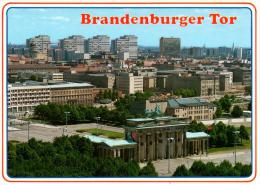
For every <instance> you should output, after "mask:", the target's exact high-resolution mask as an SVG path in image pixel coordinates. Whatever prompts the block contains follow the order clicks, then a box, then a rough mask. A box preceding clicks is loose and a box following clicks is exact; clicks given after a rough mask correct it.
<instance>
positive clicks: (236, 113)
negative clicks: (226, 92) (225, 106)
mask: <svg viewBox="0 0 260 185" xmlns="http://www.w3.org/2000/svg"><path fill="white" fill-rule="evenodd" d="M231 115H232V116H233V117H234V118H239V117H241V116H242V115H243V110H242V109H241V108H240V107H239V106H238V105H236V106H234V108H233V110H232V112H231Z"/></svg>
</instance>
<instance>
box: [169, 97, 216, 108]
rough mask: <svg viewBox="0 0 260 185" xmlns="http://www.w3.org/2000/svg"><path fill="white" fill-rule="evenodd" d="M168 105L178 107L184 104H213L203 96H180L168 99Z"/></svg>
mask: <svg viewBox="0 0 260 185" xmlns="http://www.w3.org/2000/svg"><path fill="white" fill-rule="evenodd" d="M168 105H169V106H170V107H171V108H178V107H183V106H201V105H211V106H212V104H210V103H209V102H208V101H207V100H205V99H201V98H179V99H171V100H168Z"/></svg>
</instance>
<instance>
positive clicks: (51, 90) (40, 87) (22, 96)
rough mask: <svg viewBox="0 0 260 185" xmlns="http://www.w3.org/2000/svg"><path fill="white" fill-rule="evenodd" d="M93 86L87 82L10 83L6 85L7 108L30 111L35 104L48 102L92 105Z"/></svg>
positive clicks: (12, 110) (14, 110)
mask: <svg viewBox="0 0 260 185" xmlns="http://www.w3.org/2000/svg"><path fill="white" fill-rule="evenodd" d="M93 92H94V87H93V86H92V85H91V84H89V83H60V84H54V85H46V84H45V85H44V84H39V83H35V84H25V83H24V84H10V85H8V110H9V111H10V112H13V113H15V112H25V111H32V110H33V109H34V108H35V107H36V106H37V105H40V104H46V103H48V102H52V103H58V104H81V105H92V104H93V102H94V98H95V97H94V95H95V94H94V93H93Z"/></svg>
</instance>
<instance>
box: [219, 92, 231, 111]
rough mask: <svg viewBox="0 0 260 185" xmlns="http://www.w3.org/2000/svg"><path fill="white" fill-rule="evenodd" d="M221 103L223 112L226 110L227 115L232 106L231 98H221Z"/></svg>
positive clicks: (226, 96)
mask: <svg viewBox="0 0 260 185" xmlns="http://www.w3.org/2000/svg"><path fill="white" fill-rule="evenodd" d="M219 103H220V105H221V108H222V110H224V111H225V112H227V113H229V112H230V108H231V106H232V101H231V97H229V96H228V95H225V96H224V97H222V98H220V100H219Z"/></svg>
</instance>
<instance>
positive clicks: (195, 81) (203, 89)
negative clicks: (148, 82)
mask: <svg viewBox="0 0 260 185" xmlns="http://www.w3.org/2000/svg"><path fill="white" fill-rule="evenodd" d="M180 88H188V89H193V90H195V91H196V93H197V96H204V97H208V96H214V95H217V94H219V75H214V74H172V75H169V76H168V77H167V79H166V89H167V90H177V89H180Z"/></svg>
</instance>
